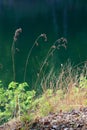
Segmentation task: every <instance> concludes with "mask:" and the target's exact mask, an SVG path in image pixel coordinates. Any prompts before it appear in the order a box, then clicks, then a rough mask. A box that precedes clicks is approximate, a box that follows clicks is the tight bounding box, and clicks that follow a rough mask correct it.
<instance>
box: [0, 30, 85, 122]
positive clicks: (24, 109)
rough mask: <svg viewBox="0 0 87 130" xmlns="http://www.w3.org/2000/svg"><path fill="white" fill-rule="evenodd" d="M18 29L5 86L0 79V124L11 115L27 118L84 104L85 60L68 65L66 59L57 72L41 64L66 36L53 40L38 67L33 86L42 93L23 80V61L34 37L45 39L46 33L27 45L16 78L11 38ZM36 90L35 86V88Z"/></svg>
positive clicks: (36, 43) (64, 44)
mask: <svg viewBox="0 0 87 130" xmlns="http://www.w3.org/2000/svg"><path fill="white" fill-rule="evenodd" d="M21 31H22V30H21V29H18V30H16V32H15V35H14V39H13V44H12V63H13V64H12V65H13V80H14V81H12V82H11V83H9V85H8V87H7V88H5V87H4V86H3V83H2V81H0V124H2V123H4V122H7V121H8V120H10V119H12V118H20V120H22V121H26V120H28V121H31V120H34V119H36V118H39V117H43V116H46V115H48V114H50V113H56V112H59V111H66V110H72V109H73V108H78V107H84V106H86V105H87V63H86V62H84V63H82V64H78V65H77V66H72V65H71V63H70V61H68V63H66V64H65V65H61V68H60V72H57V71H56V72H55V69H54V68H51V70H49V71H48V73H45V71H46V70H45V67H44V66H45V65H46V64H47V62H48V60H49V57H51V56H52V55H53V54H54V52H55V50H59V49H60V47H64V48H65V49H66V44H67V40H66V39H65V38H60V39H58V40H57V41H55V42H54V43H53V45H52V46H51V47H50V49H49V50H48V53H47V55H46V57H45V59H44V61H43V63H42V64H41V66H40V68H39V73H38V77H37V79H36V82H35V83H34V84H35V87H37V88H38V89H42V91H43V93H42V94H41V93H40V91H39V95H37V92H38V91H35V89H34V90H31V91H30V86H29V85H28V83H27V82H25V81H26V73H27V65H28V62H29V58H30V55H31V52H32V50H33V48H34V46H35V45H38V40H39V39H40V38H41V37H43V38H44V39H45V41H46V40H47V37H46V34H41V35H40V36H39V37H38V38H37V39H36V40H35V43H34V44H33V46H32V48H31V49H30V51H29V53H28V56H27V59H26V64H25V70H24V82H23V83H18V82H16V81H15V80H16V72H15V42H16V40H17V37H18V35H19V33H20V32H21ZM38 85H40V86H41V88H39V86H38ZM36 90H37V89H36Z"/></svg>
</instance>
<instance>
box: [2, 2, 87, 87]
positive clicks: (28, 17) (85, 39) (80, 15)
mask: <svg viewBox="0 0 87 130" xmlns="http://www.w3.org/2000/svg"><path fill="white" fill-rule="evenodd" d="M18 28H22V33H21V34H20V36H19V37H18V40H17V42H16V51H15V67H16V81H17V82H23V76H24V67H25V62H26V58H27V54H28V52H29V49H30V48H31V47H32V45H33V43H34V41H35V39H36V38H37V37H38V36H39V35H40V34H42V33H45V34H46V35H47V38H48V41H47V42H44V40H43V39H40V40H39V46H36V47H35V48H34V49H33V51H32V54H31V56H30V59H29V63H28V68H27V75H26V81H27V82H28V83H30V85H31V86H32V84H34V80H35V79H36V78H37V74H38V73H39V69H40V65H41V63H42V61H43V60H44V58H45V56H46V54H47V52H48V50H49V48H50V47H51V46H52V44H53V43H54V42H55V41H56V40H57V39H59V38H61V37H65V38H66V39H67V41H68V45H67V49H63V48H61V49H60V50H58V51H57V52H55V54H54V56H53V57H52V58H51V62H50V63H49V66H50V68H52V66H55V68H56V69H58V68H59V67H60V65H61V64H64V63H65V62H66V61H67V60H68V59H69V60H70V61H71V63H73V64H78V63H80V62H83V61H85V60H87V0H0V80H2V81H3V82H4V83H5V84H8V83H9V82H10V81H12V80H13V72H12V57H11V46H12V42H13V36H14V33H15V30H16V29H18Z"/></svg>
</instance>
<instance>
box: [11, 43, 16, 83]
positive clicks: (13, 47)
mask: <svg viewBox="0 0 87 130" xmlns="http://www.w3.org/2000/svg"><path fill="white" fill-rule="evenodd" d="M11 53H12V63H13V64H12V68H13V80H14V81H15V77H16V73H15V41H13V44H12V48H11Z"/></svg>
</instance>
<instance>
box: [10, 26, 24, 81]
mask: <svg viewBox="0 0 87 130" xmlns="http://www.w3.org/2000/svg"><path fill="white" fill-rule="evenodd" d="M21 32H22V29H21V28H19V29H16V31H15V34H14V37H13V43H12V47H11V53H12V68H13V80H14V81H15V80H16V71H15V43H16V41H17V38H18V36H19V34H20V33H21Z"/></svg>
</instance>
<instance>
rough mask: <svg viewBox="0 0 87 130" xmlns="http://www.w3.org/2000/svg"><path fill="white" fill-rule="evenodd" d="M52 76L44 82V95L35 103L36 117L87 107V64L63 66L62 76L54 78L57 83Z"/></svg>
mask: <svg viewBox="0 0 87 130" xmlns="http://www.w3.org/2000/svg"><path fill="white" fill-rule="evenodd" d="M52 72H53V71H52ZM52 75H53V73H51V74H50V76H49V75H48V76H49V78H48V77H47V78H46V79H45V80H44V81H45V82H42V84H41V85H42V88H43V95H42V96H41V97H40V98H38V99H36V100H35V102H34V103H33V109H34V111H35V115H36V117H38V116H39V117H41V116H45V115H48V114H49V113H55V112H59V111H69V110H72V109H78V108H82V107H85V106H87V79H86V77H87V64H86V63H85V64H84V65H83V66H80V67H79V66H77V67H74V66H71V64H70V62H69V63H68V64H66V65H65V66H62V68H61V72H60V75H59V76H58V77H55V76H54V78H56V79H55V82H54V79H52ZM48 86H49V88H48ZM52 86H53V87H52ZM47 88H48V89H47Z"/></svg>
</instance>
